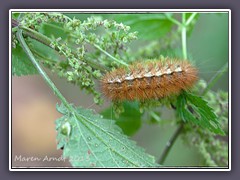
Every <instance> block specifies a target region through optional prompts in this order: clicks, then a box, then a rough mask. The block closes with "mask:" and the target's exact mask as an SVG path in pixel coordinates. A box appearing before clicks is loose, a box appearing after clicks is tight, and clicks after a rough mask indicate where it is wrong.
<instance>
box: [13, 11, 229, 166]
mask: <svg viewBox="0 0 240 180" xmlns="http://www.w3.org/2000/svg"><path fill="white" fill-rule="evenodd" d="M77 17H80V18H81V19H78V18H77ZM198 17H199V14H198V13H181V14H172V13H150V14H111V15H108V14H81V16H79V14H64V13H52V12H35V13H33V12H31V13H13V14H12V75H13V76H24V75H33V74H40V75H41V76H42V77H43V78H44V80H45V82H46V83H47V84H48V85H49V86H50V87H51V89H52V91H53V92H54V94H55V95H56V96H57V97H58V98H59V99H60V100H61V102H62V104H60V105H58V104H57V107H56V108H57V110H58V111H59V112H60V113H61V114H62V117H61V118H59V119H57V120H56V130H57V142H58V145H57V148H58V149H62V150H63V156H64V157H66V158H68V159H69V161H70V162H71V164H72V166H73V167H161V166H164V161H165V159H166V157H167V155H168V152H169V151H170V149H171V147H172V145H173V144H174V142H175V140H176V139H177V137H178V136H179V135H181V137H182V138H183V139H184V142H186V144H188V145H191V146H195V147H197V148H196V149H198V151H199V152H200V153H201V154H202V156H203V157H204V162H203V164H204V165H205V166H228V142H227V140H226V139H227V138H226V137H227V135H228V93H227V92H224V91H217V92H214V91H212V90H211V88H212V87H213V85H214V84H215V83H216V82H217V80H218V79H219V78H220V77H221V76H222V74H223V73H224V72H225V71H227V69H228V64H226V65H225V66H224V67H223V68H222V69H221V70H219V71H218V72H217V73H216V74H215V76H214V77H213V78H212V79H211V80H210V81H209V82H208V83H207V82H206V81H204V80H203V79H199V80H198V81H197V83H196V84H195V86H194V87H192V88H190V89H189V88H186V89H184V88H182V90H181V88H180V90H181V91H180V90H179V89H178V91H179V92H178V93H172V95H169V94H167V93H166V91H168V89H169V86H168V85H167V84H172V85H173V86H171V88H172V89H171V90H172V91H173V92H174V91H177V90H176V88H175V89H174V85H176V86H178V87H179V86H181V85H180V84H179V83H177V82H178V79H177V78H179V79H181V82H182V83H183V84H184V82H185V81H184V78H185V79H186V78H188V77H185V76H184V77H183V76H181V74H183V71H184V68H185V66H184V67H182V66H181V59H184V60H186V59H188V53H187V37H188V35H190V33H191V31H192V29H193V27H194V25H195V24H196V22H197V20H198ZM113 19H114V20H113ZM179 19H180V20H179ZM153 39H154V40H153ZM134 42H135V45H136V46H137V43H136V42H144V43H142V44H141V46H139V47H138V49H137V50H135V51H134V52H133V51H132V50H131V48H132V47H133V46H135V45H132V44H134ZM179 42H180V43H181V45H179ZM178 46H180V47H181V53H179V51H177V52H178V53H175V54H174V59H178V60H177V61H174V60H171V59H172V58H171V56H173V49H177V47H178ZM168 52H171V54H168ZM145 60H148V68H145V67H144V63H145V62H144V61H145ZM139 61H140V62H141V64H142V65H141V66H140V67H139V65H138V66H136V69H134V68H132V69H131V67H133V66H130V65H131V64H132V63H133V64H134V63H135V62H139ZM154 62H156V64H158V65H157V66H160V67H156V66H155V65H154V64H155V63H154ZM159 62H161V63H163V64H164V62H168V63H167V64H166V63H165V66H164V65H163V66H162V65H159ZM175 62H178V63H179V62H180V63H179V64H180V65H179V64H178V65H176V64H174V63H175ZM189 62H190V61H189ZM149 64H150V65H149ZM43 67H45V68H48V69H50V70H51V71H52V73H56V74H57V75H58V76H59V77H60V78H65V79H66V80H67V81H68V82H70V83H73V84H75V85H76V86H79V87H80V89H81V90H84V92H86V93H88V94H92V95H93V97H94V102H95V103H96V104H98V105H101V104H103V102H104V99H105V100H106V98H105V97H104V94H103V93H102V92H101V88H99V86H100V85H99V84H100V82H102V79H103V77H105V75H106V74H107V73H109V72H113V73H112V74H110V76H113V77H112V79H111V78H110V79H108V81H107V83H106V84H105V86H107V87H108V86H111V85H113V84H114V83H115V84H114V87H113V88H112V89H111V92H112V93H115V95H116V97H118V96H117V93H122V90H123V89H124V88H126V86H127V87H131V86H137V87H138V86H139V87H138V88H141V90H139V91H138V93H142V94H140V95H139V94H138V95H137V96H136V97H148V94H149V92H150V91H148V90H147V89H149V87H150V86H154V87H158V82H168V83H165V85H164V84H163V85H161V88H158V89H160V90H159V91H162V89H164V88H165V86H166V88H165V90H166V91H164V92H161V93H163V94H164V93H165V94H167V95H166V96H164V95H163V96H161V95H158V96H157V95H154V93H158V91H156V92H151V93H152V98H132V96H131V95H129V96H128V90H129V89H127V91H126V89H125V91H124V92H123V94H122V95H121V97H122V96H125V97H128V98H126V99H127V100H122V99H121V98H115V99H113V101H112V103H111V106H110V107H109V108H107V109H104V110H103V111H102V112H101V113H100V114H98V113H96V112H95V111H93V110H91V109H84V108H82V107H75V106H74V105H73V104H71V103H70V102H67V100H66V99H65V98H64V96H63V95H62V94H61V93H60V91H59V90H58V89H57V87H56V86H55V85H54V83H53V82H52V81H51V80H50V79H49V77H48V75H47V74H46V72H45V70H44V69H45V68H43ZM129 67H130V70H129ZM138 68H140V70H139V72H138ZM144 68H145V69H144ZM156 68H158V70H156ZM161 68H162V69H161ZM164 68H165V70H164ZM146 69H147V70H146ZM159 69H160V70H159ZM185 69H186V68H185ZM145 71H146V72H145ZM116 72H117V73H116ZM119 72H120V74H124V73H126V74H127V75H121V77H120V75H119ZM143 72H144V73H145V74H144V73H143ZM131 73H135V74H134V76H133V75H131ZM139 73H140V74H141V75H138V74H139ZM154 73H155V74H154ZM179 73H180V75H179V76H178V74H179ZM185 75H186V76H189V74H185ZM190 75H191V74H190ZM114 76H115V77H114ZM108 77H109V75H108ZM156 78H158V79H156ZM171 78H172V79H173V78H175V79H174V80H175V81H172V79H171ZM196 78H197V77H196ZM169 79H170V80H169ZM128 80H129V81H128ZM153 80H154V81H153ZM123 81H124V82H123ZM136 82H138V83H139V82H140V85H136V84H134V83H136ZM149 82H154V85H153V83H152V84H151V83H149ZM111 83H113V84H111ZM143 86H144V87H145V89H144V88H143ZM154 87H150V89H151V88H152V90H153V89H154ZM115 90H116V91H115ZM131 93H132V92H131ZM131 93H130V94H131ZM110 94H111V93H110ZM133 96H134V95H133ZM108 101H109V100H108ZM162 106H166V107H167V108H170V109H172V110H173V111H174V112H175V119H174V120H172V121H169V122H170V123H172V124H174V125H175V126H176V125H177V126H179V127H178V128H177V130H176V132H175V133H174V134H173V136H172V138H171V139H170V140H169V142H168V145H166V147H165V149H164V152H163V153H162V155H161V157H160V158H159V157H157V159H159V160H155V157H153V156H151V155H149V154H147V153H146V152H145V151H144V149H143V148H141V147H139V146H137V145H136V143H135V142H134V141H132V140H130V139H129V138H128V136H130V135H132V134H134V133H135V132H136V131H137V130H138V129H139V126H138V125H137V126H135V125H134V123H133V122H135V121H136V123H141V122H142V121H143V119H146V118H149V119H151V120H150V121H151V123H153V124H156V125H159V124H161V122H163V121H164V120H163V119H162V117H161V110H162V109H161V107H162ZM128 121H129V122H131V123H133V125H131V124H130V125H129V124H128ZM224 136H225V137H224Z"/></svg>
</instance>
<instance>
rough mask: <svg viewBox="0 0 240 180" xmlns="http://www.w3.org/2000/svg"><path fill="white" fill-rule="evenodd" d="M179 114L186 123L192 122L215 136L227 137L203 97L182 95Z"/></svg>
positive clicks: (188, 94) (179, 101) (178, 108)
mask: <svg viewBox="0 0 240 180" xmlns="http://www.w3.org/2000/svg"><path fill="white" fill-rule="evenodd" d="M177 113H178V115H179V117H180V118H181V119H182V120H183V121H184V122H192V123H194V124H196V125H199V126H201V127H203V128H207V129H209V130H210V131H211V132H213V133H215V134H220V135H225V133H224V131H223V130H222V129H221V127H220V122H218V120H217V116H216V115H215V113H214V112H213V109H212V108H211V107H209V106H208V104H207V102H206V101H205V100H203V99H202V98H201V97H198V96H195V95H193V94H190V93H186V92H184V93H182V94H181V95H180V96H179V97H178V100H177Z"/></svg>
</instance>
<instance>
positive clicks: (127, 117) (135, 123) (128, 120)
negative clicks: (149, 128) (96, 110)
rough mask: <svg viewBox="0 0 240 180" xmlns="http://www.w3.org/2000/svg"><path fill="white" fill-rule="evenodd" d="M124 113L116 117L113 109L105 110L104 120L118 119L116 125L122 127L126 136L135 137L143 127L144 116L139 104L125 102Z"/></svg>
mask: <svg viewBox="0 0 240 180" xmlns="http://www.w3.org/2000/svg"><path fill="white" fill-rule="evenodd" d="M123 107H124V112H123V113H121V114H120V115H119V117H116V116H115V114H114V113H113V112H112V111H113V107H112V106H111V107H110V108H108V109H106V110H104V111H103V112H102V113H101V114H102V115H103V117H104V118H108V119H116V124H117V125H118V126H119V127H121V129H122V130H123V132H124V134H126V135H128V136H130V135H133V134H134V133H135V132H136V131H137V130H138V129H139V128H140V127H141V122H142V121H141V117H142V114H141V113H140V111H139V105H138V103H137V102H124V103H123Z"/></svg>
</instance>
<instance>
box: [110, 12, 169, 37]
mask: <svg viewBox="0 0 240 180" xmlns="http://www.w3.org/2000/svg"><path fill="white" fill-rule="evenodd" d="M169 15H171V14H169ZM114 20H115V21H117V22H122V23H124V24H126V25H128V26H130V27H131V30H132V31H138V37H139V38H142V39H146V40H156V39H159V38H161V37H163V36H165V35H166V34H167V33H168V32H169V31H170V30H171V28H172V25H173V24H172V22H171V21H169V20H168V18H167V17H166V16H165V15H164V14H155V13H154V14H153V13H152V14H123V15H115V16H114Z"/></svg>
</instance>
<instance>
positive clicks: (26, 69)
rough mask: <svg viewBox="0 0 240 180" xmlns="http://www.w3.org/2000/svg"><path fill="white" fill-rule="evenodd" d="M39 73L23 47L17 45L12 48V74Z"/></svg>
mask: <svg viewBox="0 0 240 180" xmlns="http://www.w3.org/2000/svg"><path fill="white" fill-rule="evenodd" d="M34 74H38V71H37V70H36V68H35V67H34V66H33V64H32V62H31V61H30V59H29V58H28V57H27V55H26V53H25V52H24V51H23V49H22V47H21V46H19V45H17V46H16V48H13V49H12V75H13V76H24V75H34Z"/></svg>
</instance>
